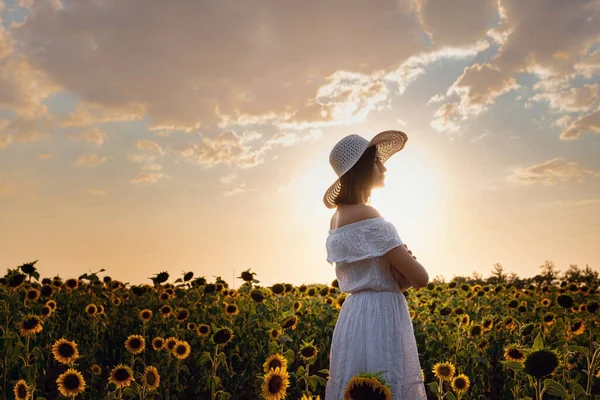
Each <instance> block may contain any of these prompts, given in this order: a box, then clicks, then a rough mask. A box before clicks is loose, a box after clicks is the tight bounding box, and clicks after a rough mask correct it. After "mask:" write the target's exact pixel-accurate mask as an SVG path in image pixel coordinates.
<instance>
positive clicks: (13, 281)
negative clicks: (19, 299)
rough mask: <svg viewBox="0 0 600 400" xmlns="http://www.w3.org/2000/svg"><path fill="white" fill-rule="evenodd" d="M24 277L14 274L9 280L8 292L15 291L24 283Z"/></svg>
mask: <svg viewBox="0 0 600 400" xmlns="http://www.w3.org/2000/svg"><path fill="white" fill-rule="evenodd" d="M25 278H26V276H25V275H24V274H16V275H14V276H13V277H12V278H10V282H9V283H8V287H9V289H10V290H14V291H16V290H17V289H19V288H20V287H21V286H23V283H24V282H25Z"/></svg>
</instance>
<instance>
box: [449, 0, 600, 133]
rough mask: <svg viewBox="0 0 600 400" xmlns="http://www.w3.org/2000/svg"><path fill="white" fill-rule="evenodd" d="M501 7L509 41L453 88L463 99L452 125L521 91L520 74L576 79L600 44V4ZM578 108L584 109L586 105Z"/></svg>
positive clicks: (503, 1) (510, 2)
mask: <svg viewBox="0 0 600 400" xmlns="http://www.w3.org/2000/svg"><path fill="white" fill-rule="evenodd" d="M499 5H500V11H501V15H502V25H501V27H500V29H501V30H503V31H504V32H505V35H506V39H505V40H504V41H503V43H502V46H501V47H500V49H499V50H498V52H497V53H496V54H495V55H494V56H493V57H492V58H491V59H490V61H489V62H487V63H480V64H475V65H471V66H469V67H466V68H465V70H464V72H463V74H462V75H461V76H460V77H459V78H458V79H457V80H456V81H455V82H454V83H453V84H452V85H451V87H450V88H449V89H448V93H447V95H448V96H450V95H454V96H455V97H458V99H457V100H456V99H453V100H450V102H452V103H453V104H455V105H456V107H455V108H454V111H455V115H454V116H453V117H452V118H450V119H451V120H452V121H458V120H459V119H461V120H464V119H465V118H467V117H468V116H469V115H475V114H478V113H480V112H482V111H484V110H486V109H487V108H488V107H489V106H490V105H491V104H493V103H494V102H495V100H496V98H497V97H498V96H500V95H501V94H503V93H506V92H508V91H510V90H512V89H515V88H517V87H518V84H517V83H516V76H517V75H518V74H520V73H529V74H534V75H537V76H538V77H540V78H541V79H543V80H556V79H558V80H560V79H567V80H571V79H572V78H573V77H574V76H575V75H576V73H577V70H576V68H575V66H576V65H577V63H578V62H579V61H580V60H582V59H586V58H588V51H589V49H590V47H591V46H593V45H594V43H596V42H597V41H598V40H600V24H599V23H598V16H599V15H600V5H599V4H598V2H592V1H583V0H582V1H572V2H571V1H569V2H561V1H546V0H528V1H521V0H499ZM580 70H581V66H580ZM577 94H578V93H574V94H569V93H567V97H568V96H569V95H571V96H573V95H577ZM582 94H583V93H579V95H582ZM584 97H585V96H584ZM578 103H579V104H578V109H580V108H581V107H582V104H583V103H585V102H584V101H583V102H582V101H578ZM557 104H559V103H557ZM560 104H562V103H560ZM567 104H568V103H567Z"/></svg>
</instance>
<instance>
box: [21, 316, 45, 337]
mask: <svg viewBox="0 0 600 400" xmlns="http://www.w3.org/2000/svg"><path fill="white" fill-rule="evenodd" d="M43 323H44V322H43V321H42V319H41V318H40V317H38V316H37V315H33V314H27V315H26V316H25V317H24V318H23V319H22V320H21V323H20V324H19V333H20V334H21V336H29V335H34V334H36V333H40V332H41V331H42V329H43V326H42V325H43Z"/></svg>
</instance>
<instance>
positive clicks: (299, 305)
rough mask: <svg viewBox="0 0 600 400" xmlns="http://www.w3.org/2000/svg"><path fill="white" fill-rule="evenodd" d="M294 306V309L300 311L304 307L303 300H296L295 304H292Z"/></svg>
mask: <svg viewBox="0 0 600 400" xmlns="http://www.w3.org/2000/svg"><path fill="white" fill-rule="evenodd" d="M292 308H293V309H294V311H300V309H301V308H302V302H301V301H299V300H296V301H295V302H294V304H293V305H292Z"/></svg>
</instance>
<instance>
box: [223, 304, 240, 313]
mask: <svg viewBox="0 0 600 400" xmlns="http://www.w3.org/2000/svg"><path fill="white" fill-rule="evenodd" d="M239 311H240V310H239V309H238V306H237V305H236V304H229V303H225V314H227V315H229V316H232V315H237V313H239Z"/></svg>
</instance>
